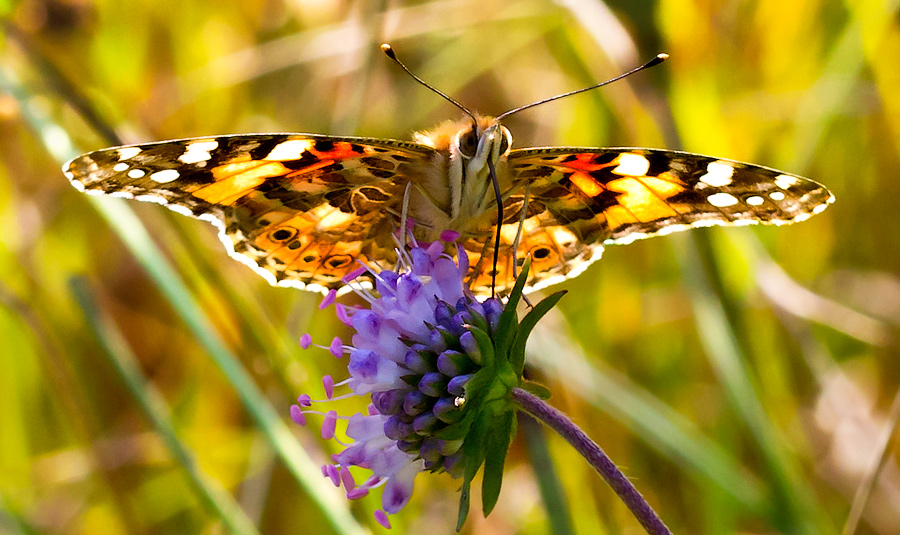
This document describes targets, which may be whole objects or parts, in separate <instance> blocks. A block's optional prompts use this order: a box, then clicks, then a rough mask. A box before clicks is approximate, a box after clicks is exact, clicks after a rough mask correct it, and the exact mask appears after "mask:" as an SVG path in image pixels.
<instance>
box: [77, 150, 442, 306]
mask: <svg viewBox="0 0 900 535" xmlns="http://www.w3.org/2000/svg"><path fill="white" fill-rule="evenodd" d="M433 153H434V151H433V149H430V148H428V147H424V146H422V145H418V144H415V143H407V142H403V141H394V140H381V139H370V138H351V137H348V138H338V137H331V136H317V135H312V134H259V135H236V136H218V137H210V138H196V139H185V140H176V141H166V142H161V143H151V144H146V145H133V146H125V147H117V148H112V149H105V150H100V151H96V152H92V153H89V154H85V155H83V156H80V157H78V158H76V159H74V160H72V161H71V162H68V163H67V164H66V165H65V166H64V167H63V171H64V173H65V174H66V177H67V178H68V179H69V180H70V181H71V182H72V184H73V185H74V186H75V187H76V188H78V189H80V190H82V191H85V192H87V193H96V194H108V195H113V196H119V197H126V198H134V199H137V200H141V201H149V202H155V203H158V204H162V205H165V206H167V207H168V208H170V209H172V210H174V211H176V212H179V213H183V214H186V215H191V216H194V217H197V218H199V219H203V220H206V221H209V222H211V223H213V224H215V225H216V226H218V227H219V230H220V238H221V239H222V241H223V243H224V244H225V245H226V247H227V248H228V249H229V253H230V254H231V255H232V256H233V257H234V258H236V259H238V260H240V261H241V262H243V263H245V264H247V265H249V266H250V267H252V268H254V270H255V271H257V272H258V273H259V274H261V275H263V276H264V277H265V278H266V279H267V280H269V282H271V283H272V284H276V285H280V286H293V287H297V288H304V289H307V290H313V291H326V290H328V289H331V288H338V287H340V286H341V278H342V277H343V276H345V275H346V274H347V273H349V272H351V271H353V270H355V269H356V268H357V267H359V264H358V261H375V262H380V261H384V262H386V263H393V259H394V258H395V251H394V248H393V240H392V239H391V233H392V232H393V231H394V230H395V229H396V228H397V226H398V221H399V218H400V211H401V208H402V206H401V205H402V201H403V193H404V188H405V187H406V184H407V182H408V181H409V177H411V176H418V175H421V174H423V171H422V169H421V167H422V166H425V165H428V164H429V163H430V161H431V158H432V156H433Z"/></svg>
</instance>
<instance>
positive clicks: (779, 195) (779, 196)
mask: <svg viewBox="0 0 900 535" xmlns="http://www.w3.org/2000/svg"><path fill="white" fill-rule="evenodd" d="M769 198H770V199H772V200H773V201H783V200H784V193H783V192H781V191H773V192H772V193H770V194H769Z"/></svg>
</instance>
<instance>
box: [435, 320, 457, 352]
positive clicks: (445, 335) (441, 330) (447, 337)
mask: <svg viewBox="0 0 900 535" xmlns="http://www.w3.org/2000/svg"><path fill="white" fill-rule="evenodd" d="M432 330H434V331H437V332H438V334H440V335H441V338H442V339H443V340H444V344H446V346H447V347H459V336H456V335H455V334H453V333H452V332H450V331H449V330H447V328H446V327H444V326H442V325H437V326H435V327H434V328H433V329H432Z"/></svg>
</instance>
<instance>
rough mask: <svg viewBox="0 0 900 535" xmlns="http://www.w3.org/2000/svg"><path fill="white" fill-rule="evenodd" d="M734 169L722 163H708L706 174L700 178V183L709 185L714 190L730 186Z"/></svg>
mask: <svg viewBox="0 0 900 535" xmlns="http://www.w3.org/2000/svg"><path fill="white" fill-rule="evenodd" d="M733 174H734V167H732V166H730V165H728V164H727V163H723V162H709V165H707V166H706V174H705V175H703V176H701V177H700V182H703V183H704V184H709V185H710V186H713V187H715V188H721V187H723V186H727V185H728V184H731V176H732V175H733Z"/></svg>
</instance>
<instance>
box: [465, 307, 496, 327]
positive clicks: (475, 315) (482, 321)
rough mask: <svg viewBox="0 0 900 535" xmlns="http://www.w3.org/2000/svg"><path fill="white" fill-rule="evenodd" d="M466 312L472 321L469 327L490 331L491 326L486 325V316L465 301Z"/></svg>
mask: <svg viewBox="0 0 900 535" xmlns="http://www.w3.org/2000/svg"><path fill="white" fill-rule="evenodd" d="M466 312H468V313H469V319H470V321H471V322H472V323H470V327H469V329H470V330H471V329H472V328H476V329H481V330H482V331H490V330H491V326H490V325H488V322H487V318H485V317H484V316H482V315H481V313H480V312H478V311H477V310H475V309H474V308H472V306H471V305H470V304H468V303H466Z"/></svg>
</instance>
